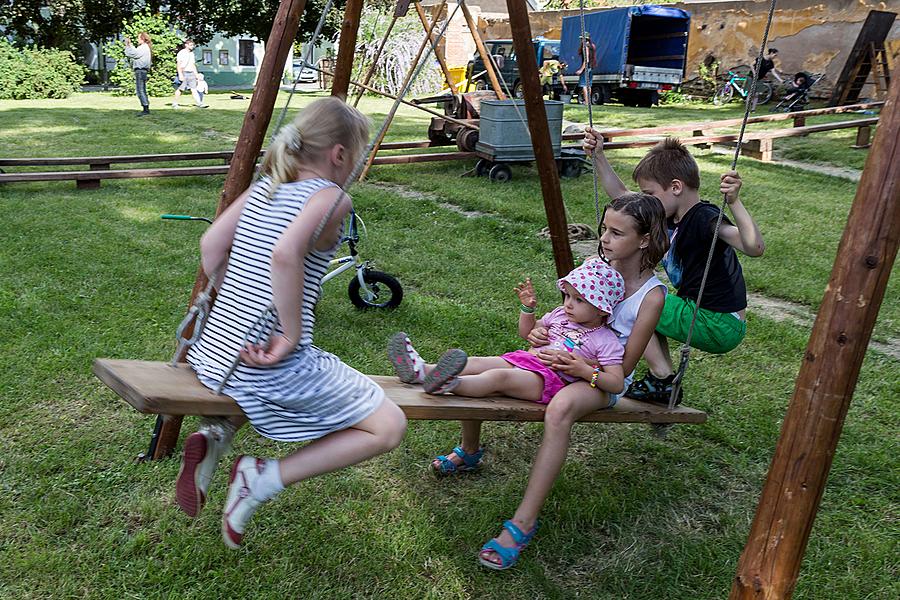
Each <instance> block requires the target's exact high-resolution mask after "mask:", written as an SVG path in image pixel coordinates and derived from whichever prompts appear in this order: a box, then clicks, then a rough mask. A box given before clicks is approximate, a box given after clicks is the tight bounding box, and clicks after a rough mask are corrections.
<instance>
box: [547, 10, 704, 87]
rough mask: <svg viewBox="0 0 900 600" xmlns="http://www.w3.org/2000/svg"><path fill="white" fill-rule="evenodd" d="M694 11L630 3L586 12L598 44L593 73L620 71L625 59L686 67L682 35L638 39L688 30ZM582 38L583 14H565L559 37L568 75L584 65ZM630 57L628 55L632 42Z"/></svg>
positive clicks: (588, 26) (587, 23) (587, 26)
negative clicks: (581, 55)
mask: <svg viewBox="0 0 900 600" xmlns="http://www.w3.org/2000/svg"><path fill="white" fill-rule="evenodd" d="M690 20H691V14H690V13H689V12H687V11H684V10H681V9H679V8H670V7H665V6H656V5H648V6H627V7H622V8H611V9H608V10H601V11H596V12H591V13H585V15H584V26H585V31H586V32H587V33H588V34H589V35H590V37H591V41H592V42H593V43H594V44H595V45H596V46H597V65H596V66H595V67H594V74H610V73H621V72H622V71H623V69H624V67H625V64H626V62H628V63H629V64H636V65H640V66H648V67H663V68H669V69H679V68H680V69H683V68H684V54H685V44H686V42H687V39H686V38H685V37H683V36H681V37H677V36H676V37H670V38H661V39H655V40H648V41H640V40H638V41H635V42H633V44H632V39H633V38H640V37H642V36H657V37H658V36H661V35H665V34H668V33H686V32H687V31H688V27H689V26H690ZM580 37H581V17H580V15H573V16H571V17H563V23H562V35H561V37H560V41H561V46H560V59H561V60H562V61H563V62H565V63H566V64H567V65H568V68H567V69H566V74H568V75H573V74H574V73H575V71H577V70H578V69H579V68H580V67H581V57H580V56H579V54H578V44H579V38H580ZM630 44H632V45H633V47H632V48H631V60H630V61H627V59H628V58H629V45H630ZM673 55H681V56H682V58H681V59H679V60H650V61H642V60H641V57H642V56H643V57H657V56H673Z"/></svg>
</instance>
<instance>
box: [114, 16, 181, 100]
mask: <svg viewBox="0 0 900 600" xmlns="http://www.w3.org/2000/svg"><path fill="white" fill-rule="evenodd" d="M142 31H146V32H147V33H149V34H150V39H151V40H152V43H153V55H152V66H151V67H150V77H149V79H148V80H147V94H148V95H149V96H168V95H170V94H172V78H173V77H175V74H176V72H177V71H176V68H175V54H177V52H178V48H179V46H180V45H181V38H180V37H179V36H178V35H176V33H175V31H174V30H173V29H172V26H171V25H170V24H169V20H168V18H167V17H165V16H164V15H160V14H153V13H151V12H150V11H149V10H146V11H144V12H142V13H138V14H136V15H135V16H134V18H133V19H132V20H131V21H126V22H125V23H124V25H123V26H122V36H123V37H124V36H127V37H130V38H131V41H132V43H133V44H135V45H137V44H138V43H139V42H138V34H139V33H140V32H142ZM106 52H107V53H108V54H109V56H112V57H115V59H116V68H115V69H113V70H112V71H111V72H110V74H109V81H110V83H112V84H113V85H115V86H117V87H118V91H117V92H116V93H117V94H119V95H121V96H130V95H132V94H134V93H135V89H134V71H132V69H131V60H130V59H128V58H126V57H125V42H124V41H123V40H115V41H113V42H110V43H109V44H107V45H106Z"/></svg>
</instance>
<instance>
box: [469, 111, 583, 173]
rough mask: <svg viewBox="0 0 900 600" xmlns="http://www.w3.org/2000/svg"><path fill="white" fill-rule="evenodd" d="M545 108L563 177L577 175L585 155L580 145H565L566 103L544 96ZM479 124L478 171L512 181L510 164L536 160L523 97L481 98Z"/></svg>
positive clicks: (476, 166) (554, 152) (476, 169)
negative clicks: (563, 126) (564, 118)
mask: <svg viewBox="0 0 900 600" xmlns="http://www.w3.org/2000/svg"><path fill="white" fill-rule="evenodd" d="M544 109H545V110H546V111H547V123H548V125H549V127H550V141H551V143H552V145H553V156H554V158H556V164H557V168H558V169H559V173H560V175H561V176H563V177H578V176H579V175H581V170H582V166H583V164H584V159H583V156H584V155H583V153H581V151H580V150H577V149H563V148H562V116H563V103H562V102H559V101H558V100H544ZM479 126H480V131H479V138H478V143H477V144H475V153H476V154H477V155H478V157H479V160H478V163H477V164H476V165H475V173H476V175H478V176H485V175H486V176H489V177H490V179H491V181H497V182H505V181H509V180H510V179H512V168H511V166H510V165H512V164H514V163H525V162H531V161H533V160H534V149H533V148H532V146H531V137H530V135H529V133H528V124H527V119H526V118H525V101H524V100H511V99H509V100H484V101H482V102H481V121H480V125H479Z"/></svg>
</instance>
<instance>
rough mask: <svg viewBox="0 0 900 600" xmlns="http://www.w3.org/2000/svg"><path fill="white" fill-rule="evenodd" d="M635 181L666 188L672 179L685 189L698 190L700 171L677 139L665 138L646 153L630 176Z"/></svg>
mask: <svg viewBox="0 0 900 600" xmlns="http://www.w3.org/2000/svg"><path fill="white" fill-rule="evenodd" d="M631 176H632V178H634V180H635V181H637V180H638V179H646V180H649V181H655V182H656V183H658V184H659V185H661V186H662V187H664V188H666V187H669V185H671V183H672V180H673V179H678V180H679V181H681V183H683V184H684V185H685V186H686V187H689V188H691V189H695V190H699V189H700V169H699V168H698V167H697V161H695V160H694V157H693V156H691V153H690V152H688V149H687V148H685V147H684V145H683V144H682V143H681V142H680V141H678V138H673V137H667V138H666V139H664V140H663V141H661V142H659V143H658V144H656V145H655V146H653V147H652V148H650V151H649V152H648V153H647V155H646V156H644V158H642V159H641V162H639V163H638V164H637V166H636V167H635V168H634V173H632V174H631Z"/></svg>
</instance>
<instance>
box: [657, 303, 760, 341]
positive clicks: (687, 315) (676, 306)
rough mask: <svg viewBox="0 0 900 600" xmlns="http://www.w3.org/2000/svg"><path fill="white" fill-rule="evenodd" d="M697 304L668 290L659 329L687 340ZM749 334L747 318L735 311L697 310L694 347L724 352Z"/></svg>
mask: <svg viewBox="0 0 900 600" xmlns="http://www.w3.org/2000/svg"><path fill="white" fill-rule="evenodd" d="M695 305H696V303H695V302H694V301H693V300H687V299H685V298H679V297H678V296H676V295H675V294H668V295H667V296H666V304H665V306H663V310H662V314H661V315H660V316H659V323H658V324H657V325H656V331H658V332H659V333H661V334H662V335H664V336H666V337H668V338H672V339H674V340H678V341H679V342H684V341H685V340H687V335H688V329H690V327H691V319H692V318H693V316H694V306H695ZM745 335H747V322H746V321H742V320H741V319H739V318H738V317H737V316H736V315H735V314H732V313H721V312H714V311H711V310H707V309H705V308H701V309H700V311H699V312H698V313H697V323H696V324H695V325H694V333H693V335H692V336H691V347H693V348H699V349H700V350H703V351H704V352H711V353H712V354H724V353H726V352H729V351H731V350H734V349H735V348H737V346H738V344H740V343H741V341H742V340H743V339H744V336H745Z"/></svg>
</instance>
